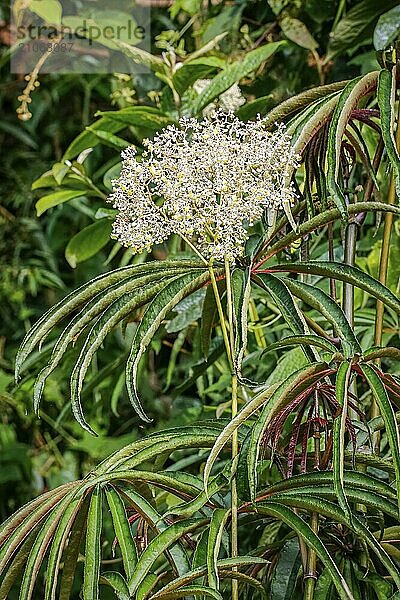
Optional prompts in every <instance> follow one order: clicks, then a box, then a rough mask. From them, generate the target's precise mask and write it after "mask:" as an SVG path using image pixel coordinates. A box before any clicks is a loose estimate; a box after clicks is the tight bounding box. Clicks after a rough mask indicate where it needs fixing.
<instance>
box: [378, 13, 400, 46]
mask: <svg viewBox="0 0 400 600" xmlns="http://www.w3.org/2000/svg"><path fill="white" fill-rule="evenodd" d="M399 32H400V6H395V7H394V8H392V9H391V10H388V11H387V12H385V13H384V14H383V15H381V16H380V17H379V20H378V23H377V24H376V27H375V30H374V46H375V50H383V49H384V48H386V47H387V46H389V44H390V43H391V42H393V40H395V39H396V37H397V36H398V34H399Z"/></svg>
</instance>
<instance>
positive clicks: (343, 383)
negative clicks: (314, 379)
mask: <svg viewBox="0 0 400 600" xmlns="http://www.w3.org/2000/svg"><path fill="white" fill-rule="evenodd" d="M350 377H351V364H350V363H349V362H343V363H342V364H341V365H340V367H339V369H338V372H337V374H336V388H335V389H336V400H337V401H338V403H339V406H340V408H341V414H340V415H338V416H337V417H336V418H335V420H334V423H333V459H332V460H333V484H334V488H335V492H336V494H337V497H338V500H339V506H341V508H342V509H343V511H344V514H345V515H346V517H347V518H348V520H349V522H350V523H351V520H352V519H351V510H350V506H349V503H348V501H347V498H346V493H345V490H344V451H345V442H344V438H345V433H346V419H347V409H348V393H349V384H350Z"/></svg>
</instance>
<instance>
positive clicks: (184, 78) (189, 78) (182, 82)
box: [172, 56, 225, 96]
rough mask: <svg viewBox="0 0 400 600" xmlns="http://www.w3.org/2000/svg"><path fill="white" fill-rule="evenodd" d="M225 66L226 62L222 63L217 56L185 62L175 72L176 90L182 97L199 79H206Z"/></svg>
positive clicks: (173, 80)
mask: <svg viewBox="0 0 400 600" xmlns="http://www.w3.org/2000/svg"><path fill="white" fill-rule="evenodd" d="M224 66H225V61H221V59H220V58H217V57H216V56H203V57H202V58H195V59H193V60H191V61H189V62H187V63H186V62H185V63H184V64H183V66H182V67H181V68H180V69H178V70H177V71H175V73H174V74H173V76H172V83H173V85H174V88H175V89H176V91H177V92H178V94H179V95H180V96H182V94H183V93H184V92H185V91H186V90H187V89H188V88H189V87H190V86H192V85H193V84H194V83H195V81H197V80H198V79H204V78H206V77H207V76H208V75H210V74H211V73H213V72H214V71H215V69H220V68H221V67H224Z"/></svg>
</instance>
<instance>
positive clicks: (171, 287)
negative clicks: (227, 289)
mask: <svg viewBox="0 0 400 600" xmlns="http://www.w3.org/2000/svg"><path fill="white" fill-rule="evenodd" d="M208 279H209V273H208V271H207V272H206V273H203V274H202V275H200V276H199V275H198V274H197V273H196V274H195V275H193V274H192V273H189V274H186V275H183V276H182V277H177V278H175V279H173V280H172V281H171V282H170V283H169V284H168V285H166V286H165V287H164V289H163V290H161V291H160V292H159V293H158V294H157V296H156V297H155V298H154V300H153V301H152V302H151V304H150V305H149V306H148V308H147V310H146V312H145V313H144V315H143V318H142V320H141V322H140V324H139V326H138V328H137V330H136V333H135V337H134V339H133V342H132V348H131V352H130V355H129V358H128V361H127V365H126V385H127V388H128V394H129V399H130V401H131V403H132V406H133V407H134V408H135V410H136V412H137V414H138V415H139V416H140V417H141V419H143V420H144V421H146V422H151V421H150V420H149V418H148V417H147V415H146V413H145V412H144V410H143V408H142V405H141V402H140V399H139V396H138V392H137V387H136V373H137V369H138V365H139V361H140V359H141V357H142V355H143V354H144V352H145V351H146V348H147V346H148V345H149V343H150V341H151V339H152V337H153V335H154V334H155V332H156V331H157V329H158V328H159V327H160V325H161V323H162V321H163V320H164V319H165V317H166V316H167V315H168V313H169V312H170V311H171V310H172V309H173V308H174V307H175V306H176V305H177V304H178V302H180V301H181V300H182V299H183V298H185V297H186V296H188V295H190V294H191V293H192V292H194V291H195V290H197V289H199V288H201V287H202V286H203V285H204V284H205V283H206V282H207V280H208Z"/></svg>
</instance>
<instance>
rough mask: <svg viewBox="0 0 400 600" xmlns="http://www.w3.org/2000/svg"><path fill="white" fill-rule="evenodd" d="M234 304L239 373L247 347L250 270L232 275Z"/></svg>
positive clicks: (236, 357) (236, 271)
mask: <svg viewBox="0 0 400 600" xmlns="http://www.w3.org/2000/svg"><path fill="white" fill-rule="evenodd" d="M231 279H232V304H233V322H234V334H235V349H234V350H235V351H234V361H235V366H236V369H237V372H238V373H239V374H240V373H241V370H242V362H243V358H244V353H245V351H246V347H247V331H248V324H247V317H248V311H249V302H250V292H251V279H250V269H246V270H244V271H243V270H241V269H234V270H233V273H232V278H231Z"/></svg>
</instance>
